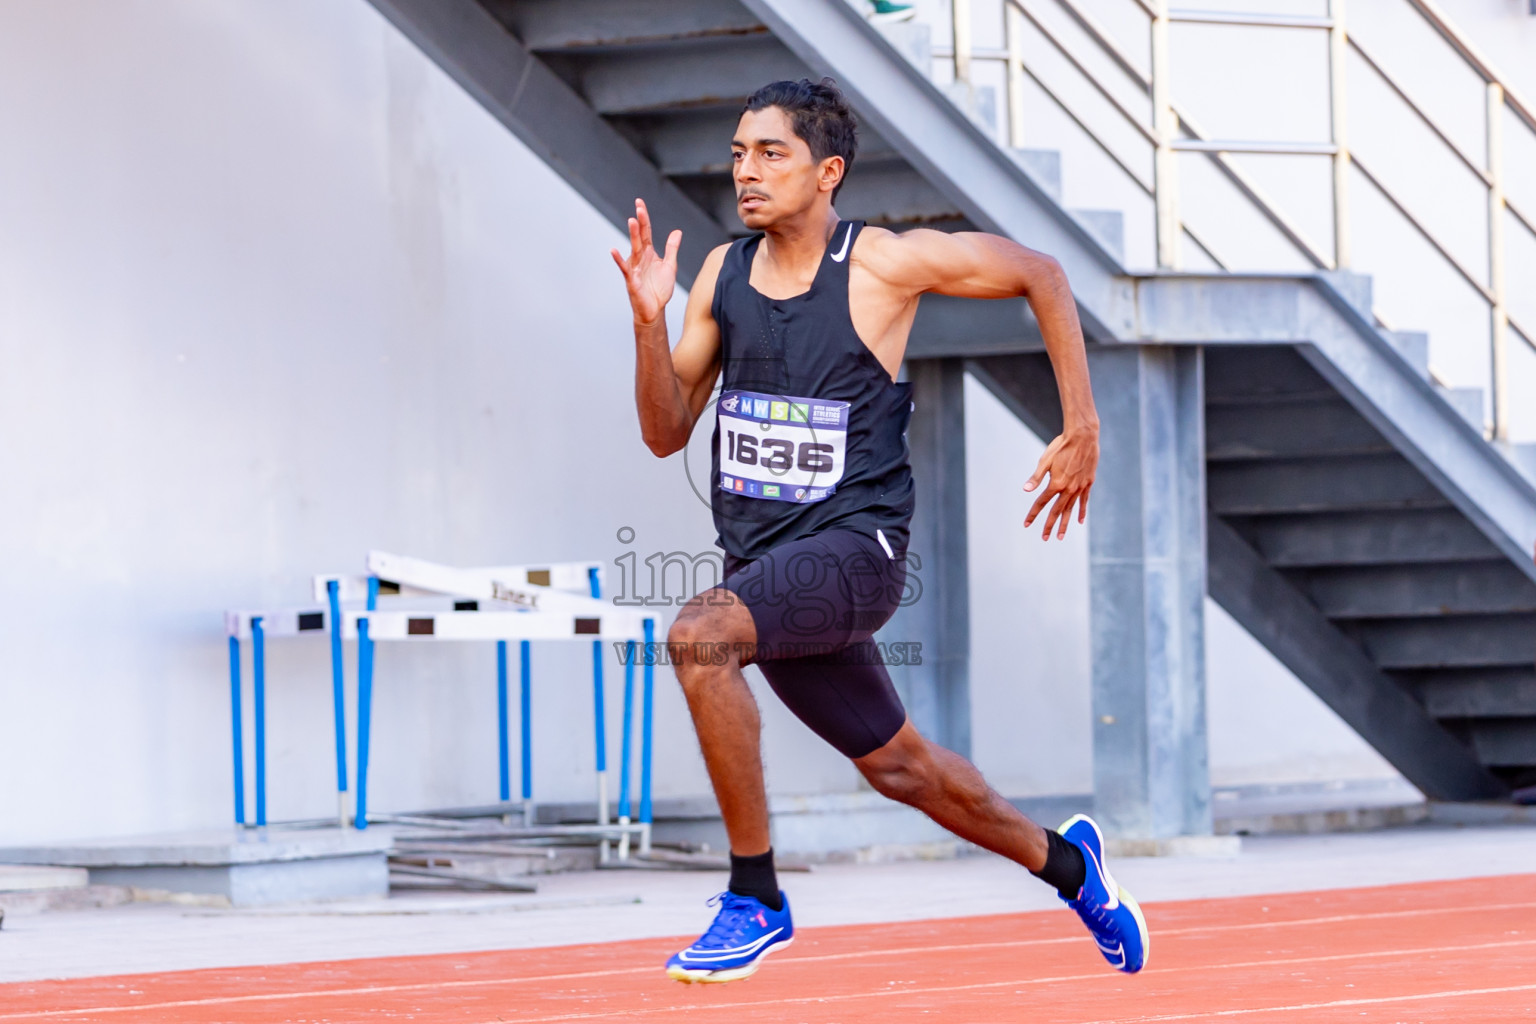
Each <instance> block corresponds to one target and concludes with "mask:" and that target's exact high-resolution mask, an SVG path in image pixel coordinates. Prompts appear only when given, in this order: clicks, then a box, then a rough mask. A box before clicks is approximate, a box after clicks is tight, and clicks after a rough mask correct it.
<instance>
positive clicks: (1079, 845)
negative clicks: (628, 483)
mask: <svg viewBox="0 0 1536 1024" xmlns="http://www.w3.org/2000/svg"><path fill="white" fill-rule="evenodd" d="M855 146H856V124H855V121H854V117H853V113H852V111H851V110H850V109H849V107H848V104H847V102H846V101H845V100H844V98H843V95H842V93H841V92H839V91H838V89H837V88H836V86H835V85H834V84H833V83H832V81H831V80H830V79H823V80H822V81H821V82H819V83H813V82H810V81H808V80H804V79H802V80H801V81H799V82H774V83H772V84H770V85H766V86H764V87H763V88H762V89H759V90H758V91H757V92H756V93H754V94H753V95H752V97H751V98H750V99H748V100H747V103H746V107H745V109H744V110H743V112H742V115H741V119H740V121H739V122H738V124H737V129H736V137H735V138H734V139H732V140H731V150H732V152H733V154H734V158H735V172H734V176H735V185H736V197H737V211H738V213H739V214H740V216H741V220H742V223H744V224H745V225H746V226H747V227H748V228H750V229H752V230H753V231H756V232H758V233H757V234H754V235H752V236H751V237H749V238H744V239H741V240H739V241H737V242H734V243H732V244H729V245H722V246H720V247H718V248H716V249H715V250H714V251H713V252H711V253H710V254H709V256H708V257H707V258H706V259H705V261H704V266H703V268H702V269H701V270H700V271H699V275H698V278H697V279H696V280H695V282H694V286H693V290H692V291H691V292H690V294H689V299H688V308H687V313H686V315H685V319H684V323H683V336H682V339H681V340H680V341H679V342H678V344H677V347H676V348H671V347H670V346H669V342H668V337H667V326H666V321H665V319H664V313H665V310H666V306H667V301H668V299H670V298H671V296H672V291H673V286H674V284H675V282H676V279H677V251H678V246H679V244H680V243H681V240H682V232H680V231H673V232H672V233H671V234H670V235H669V236H668V238H667V244H666V251H665V254H664V255H658V254H657V252H656V248H655V245H654V242H653V240H652V234H651V220H650V216H649V214H648V212H647V211H646V208H645V203H644V202H643V201H641V200H636V201H635V216H634V217H633V218H631V219H630V221H629V242H630V254H629V255H628V257H625V256H624V255H622V254H621V253H620V252H619V251H618V250H617V249H615V250H613V259H614V262H616V263H617V264H618V265H619V269H620V270H621V271H623V273H624V279H625V282H626V285H627V287H628V289H629V299H630V304H631V306H632V307H633V312H634V327H635V353H636V370H635V401H636V404H637V406H638V407H639V412H640V429H641V434H642V435H643V437H644V439H645V443H646V446H647V447H649V448H650V450H651V451H652V452H654V453H655V454H656V455H657V456H660V457H665V456H668V455H671V454H672V453H674V452H677V451H679V450H681V449H682V448H683V447H684V446H685V445H686V444H687V443H688V437H689V435H690V434H691V433H692V432H693V427H694V424H695V423H697V422H698V419H699V416H700V415H701V414H702V413H703V411H704V408H705V406H706V405H708V404H709V403H710V396H711V393H712V392H713V390H714V386H715V380H716V377H718V376H720V375H721V373H722V372H723V374H724V380H723V381H722V382H721V390H720V394H719V395H718V397H717V398H716V399H715V405H716V414H717V425H716V429H715V438H714V444H713V447H714V456H713V462H714V465H713V471H714V473H713V477H712V479H711V485H710V486H711V505H712V510H713V513H714V521H715V526H716V528H717V529H718V531H719V538H718V543H719V544H720V546H721V547H722V548H724V549H725V579H724V582H723V583H722V584H721V585H720V586H718V587H715V588H712V589H710V590H707V591H705V592H704V593H703V594H700V595H698V596H697V597H695V598H694V599H693V600H691V601H689V602H688V604H687V605H685V606H684V607H683V609H682V610H681V612H680V613H679V614H678V617H677V620H676V621H675V622H674V623H673V625H672V629H671V631H670V633H669V634H668V636H667V640H668V643H669V645H670V653H671V656H672V662H673V665H674V667H675V669H676V671H677V678H678V682H679V683H680V684H681V685H682V688H683V693H684V695H685V696H686V698H687V701H688V709H689V712H690V713H691V714H692V717H693V724H694V729H695V730H696V731H697V733H698V738H699V746H700V748H701V749H702V752H703V755H704V763H705V765H706V767H707V768H708V771H709V777H710V782H711V783H712V784H713V786H714V791H715V796H716V798H717V799H718V801H719V804H720V813H721V815H722V816H723V817H724V819H725V828H726V833H727V835H728V836H729V838H730V845H731V859H730V863H731V877H730V884H729V888H728V889H727V891H726V892H724V893H721V894H720V896H718V897H717V898H716V900H715V901H712V903H713V902H718V904H719V911H718V914H717V916H716V918H715V921H714V924H713V925H711V926H710V928H709V930H708V931H706V932H705V933H704V934H703V936H701V937H700V938H699V940H698V941H697V942H695V943H694V944H693V945H691V946H689V947H688V948H687V949H685V950H683V951H681V952H680V953H678V954H676V955H675V956H673V957H672V958H671V959H670V960H668V961H667V973H668V974H669V975H670V976H671V977H673V978H676V979H677V980H679V981H685V982H696V981H698V982H722V981H733V980H735V979H737V978H744V977H746V976H747V975H749V974H751V973H753V972H754V971H756V970H757V968H758V966H759V964H760V963H761V961H762V958H763V957H765V956H767V955H768V954H769V953H771V952H773V951H774V950H776V949H782V948H784V947H785V946H787V945H788V944H789V943H790V941H791V939H792V938H793V936H794V925H793V924H792V922H791V920H790V910H789V902H788V901H787V900H786V899H785V897H784V894H783V893H782V892H780V891H779V886H778V881H777V878H776V876H775V873H774V866H773V851H772V849H771V848H770V842H769V834H768V801H767V796H766V794H765V791H764V784H763V767H762V757H761V754H760V751H759V731H760V722H759V718H758V709H757V704H756V702H755V701H754V699H753V697H752V693H751V690H750V689H749V688H748V686H747V683H746V680H745V679H743V677H742V667H743V666H744V665H747V664H756V665H757V666H758V667H759V668H760V669H761V670H762V673H763V675H764V676H765V677H766V678H767V680H768V683H769V685H770V686H771V687H772V688H773V690H774V693H776V694H777V695H778V697H779V698H780V699H781V700H783V701H784V703H785V704H786V705H787V706H788V707H789V709H790V710H791V711H793V712H794V713H795V715H797V716H798V717H799V718H800V720H801V721H803V722H804V723H805V724H806V725H807V726H809V727H810V728H811V729H812V730H813V731H815V732H816V733H817V734H818V735H820V736H821V737H822V738H823V739H825V740H826V741H827V742H828V743H830V744H832V746H834V747H836V748H837V749H838V750H839V751H840V752H842V753H843V754H844V755H845V756H847V757H849V758H850V759H852V761H853V763H854V765H855V766H857V767H858V769H859V771H860V772H862V773H863V775H864V777H865V778H866V779H868V780H869V783H870V785H872V786H873V787H874V788H875V789H876V790H878V791H879V792H880V793H882V794H884V795H885V796H887V797H889V798H891V799H893V800H898V801H900V802H901V803H904V804H909V805H911V806H913V807H916V808H917V809H919V810H921V811H922V812H923V813H925V814H927V815H928V816H929V817H930V818H932V819H933V820H934V821H936V822H938V823H939V824H940V825H943V826H944V827H945V828H947V829H948V830H949V831H951V832H953V833H954V834H955V835H957V836H959V837H960V838H962V839H965V840H968V841H970V842H972V843H975V844H976V845H977V846H981V847H984V848H986V849H988V850H991V851H993V852H995V853H998V854H1001V855H1002V856H1004V857H1007V858H1009V859H1010V860H1013V861H1016V862H1017V863H1019V864H1021V865H1023V866H1024V867H1025V868H1027V869H1028V870H1029V871H1031V872H1032V873H1033V874H1035V875H1036V876H1038V877H1039V878H1041V879H1042V880H1044V881H1045V882H1046V883H1048V884H1049V885H1052V886H1054V887H1055V888H1056V890H1057V891H1058V892H1059V893H1060V894H1061V897H1062V899H1064V900H1066V901H1067V903H1068V905H1069V906H1071V907H1072V909H1074V910H1076V911H1077V913H1078V915H1079V916H1080V917H1081V918H1082V919H1083V923H1084V924H1086V925H1087V926H1088V929H1089V931H1091V932H1092V933H1093V938H1094V941H1095V942H1096V944H1097V945H1098V948H1099V950H1100V951H1101V952H1102V953H1103V954H1104V957H1105V959H1107V960H1108V961H1109V962H1110V964H1111V965H1112V966H1114V967H1116V968H1118V969H1119V970H1122V971H1126V972H1131V973H1134V972H1135V971H1139V970H1140V969H1141V968H1142V966H1143V965H1144V964H1145V963H1146V960H1147V948H1148V938H1147V929H1146V923H1145V921H1144V920H1143V918H1142V915H1141V911H1140V909H1139V908H1138V907H1137V906H1136V903H1135V901H1134V900H1132V899H1131V898H1130V896H1129V895H1128V894H1127V893H1126V892H1125V891H1124V890H1122V889H1120V888H1119V887H1118V886H1117V885H1116V884H1115V882H1114V880H1113V879H1112V878H1111V877H1110V874H1109V872H1108V870H1107V869H1106V868H1105V866H1104V858H1103V837H1102V836H1101V835H1100V833H1099V829H1098V826H1097V825H1095V824H1094V822H1093V821H1092V820H1091V819H1089V818H1088V817H1086V816H1084V815H1078V816H1076V817H1074V818H1072V819H1070V820H1069V821H1068V822H1067V823H1066V824H1064V825H1063V826H1062V827H1061V829H1060V830H1059V831H1057V832H1051V831H1048V830H1046V829H1043V828H1041V827H1040V826H1039V825H1037V824H1035V823H1034V822H1032V821H1030V820H1029V819H1028V818H1026V817H1025V816H1024V815H1022V814H1020V813H1019V811H1018V810H1017V809H1015V808H1014V807H1013V805H1012V804H1010V803H1009V802H1008V801H1007V800H1005V799H1003V797H1002V796H1000V795H999V794H998V793H997V792H995V791H994V790H992V789H991V788H990V787H989V786H988V785H987V783H986V781H985V780H984V779H983V778H982V777H981V773H980V772H978V771H977V770H976V768H975V767H974V766H973V765H971V763H970V762H968V761H966V760H965V759H964V758H962V757H960V756H959V755H958V754H955V753H953V752H951V751H949V750H946V749H944V748H943V747H940V746H938V745H937V744H935V743H932V742H930V741H929V740H927V739H925V738H924V737H923V736H922V735H921V734H919V733H918V731H917V729H915V728H914V727H913V725H912V722H911V721H910V720H908V718H907V716H906V712H905V711H904V710H903V708H902V705H901V701H900V699H899V698H898V697H897V695H896V691H895V688H894V687H893V686H892V685H891V679H890V676H889V675H888V674H887V673H886V670H885V666H884V665H883V664H882V663H881V660H880V656H879V652H878V649H877V647H876V645H875V642H874V641H873V640H872V639H871V637H872V634H873V633H874V632H875V630H876V629H878V628H879V627H880V626H882V625H884V623H885V622H886V620H887V619H889V618H890V616H891V614H892V612H894V611H895V609H896V606H897V604H898V603H899V601H900V599H901V595H902V590H903V581H904V579H905V574H906V568H905V555H906V548H907V539H908V524H909V523H910V521H911V518H912V505H913V486H912V477H911V471H910V469H909V466H908V462H907V446H906V439H905V437H904V435H905V433H906V429H907V421H908V419H909V418H910V415H911V410H912V399H911V385H909V384H904V383H897V382H896V375H897V371H898V369H899V368H900V366H901V361H902V357H903V354H904V352H905V350H906V344H907V335H908V333H909V331H910V330H911V327H912V318H913V316H914V314H915V313H916V312H917V303H918V300H919V299H920V298H921V297H922V296H923V295H924V294H925V293H928V292H936V293H938V294H941V295H958V296H963V297H966V298H976V299H1001V298H1010V297H1013V296H1023V297H1024V298H1025V299H1027V300H1028V301H1029V304H1030V307H1031V309H1033V310H1034V313H1035V317H1036V319H1037V320H1038V321H1039V324H1040V330H1041V333H1042V335H1043V336H1044V339H1045V347H1046V350H1047V352H1048V353H1049V354H1050V359H1051V365H1052V366H1053V367H1054V369H1055V372H1056V378H1057V382H1058V388H1059V389H1060V392H1061V405H1062V410H1063V413H1064V427H1063V432H1062V434H1061V436H1060V437H1057V438H1056V439H1055V440H1053V441H1052V442H1051V443H1050V445H1049V446H1048V447H1047V448H1046V450H1045V454H1044V455H1042V456H1041V458H1040V462H1039V465H1037V466H1036V467H1035V472H1034V474H1033V475H1032V476H1031V477H1030V479H1029V481H1028V482H1027V483H1026V484H1025V485H1024V489H1025V490H1027V491H1032V490H1034V489H1035V488H1036V487H1038V486H1039V485H1040V484H1041V483H1042V481H1045V480H1046V479H1047V478H1049V482H1048V483H1047V484H1046V486H1045V489H1044V490H1043V491H1041V493H1040V495H1039V497H1038V498H1037V499H1036V501H1035V502H1034V505H1033V507H1032V508H1031V509H1030V511H1029V515H1028V517H1027V518H1026V519H1025V521H1024V525H1025V526H1026V527H1028V526H1030V525H1031V524H1032V523H1033V522H1034V520H1035V519H1036V517H1037V516H1039V515H1040V513H1041V512H1042V511H1043V510H1045V509H1046V506H1047V505H1049V506H1050V509H1049V512H1048V513H1047V514H1046V517H1045V529H1044V536H1045V538H1046V539H1047V540H1049V539H1050V536H1051V533H1052V532H1053V531H1054V532H1055V533H1056V535H1057V537H1063V536H1065V535H1066V532H1067V524H1068V523H1069V521H1070V520H1071V518H1072V514H1073V512H1074V511H1075V512H1076V514H1077V521H1078V522H1079V523H1081V522H1083V520H1084V517H1085V515H1086V512H1087V503H1088V492H1089V489H1090V488H1091V487H1092V485H1093V476H1094V470H1095V468H1096V466H1097V464H1098V457H1099V450H1098V434H1099V421H1098V415H1097V413H1096V412H1095V410H1094V405H1093V394H1092V392H1091V391H1090V389H1089V385H1088V362H1087V358H1086V356H1085V354H1084V351H1083V338H1082V330H1081V328H1080V327H1079V325H1078V320H1077V310H1076V307H1075V305H1074V303H1073V298H1072V292H1071V289H1070V288H1069V287H1068V285H1067V279H1066V276H1065V275H1064V274H1063V273H1062V270H1061V267H1060V266H1059V265H1058V264H1057V263H1056V261H1055V260H1053V259H1052V258H1051V257H1049V256H1046V255H1044V254H1042V253H1038V252H1034V251H1032V250H1030V249H1026V248H1025V247H1024V246H1022V245H1018V244H1016V243H1014V242H1011V241H1009V240H1008V239H1006V238H999V237H997V236H996V235H988V234H981V233H977V232H962V233H955V234H946V233H943V232H939V231H931V230H924V229H918V230H912V231H907V232H904V233H902V234H895V233H893V232H890V231H887V230H884V229H882V228H874V227H866V226H864V224H863V223H862V222H859V221H845V220H841V219H840V218H839V217H838V215H837V212H836V211H835V210H834V209H833V206H832V203H833V200H834V199H835V198H836V197H837V192H838V189H839V188H840V187H841V186H842V184H843V181H844V180H845V178H846V176H847V174H848V169H849V167H850V166H851V165H852V163H853V157H854V150H855ZM1053 499H1054V501H1053Z"/></svg>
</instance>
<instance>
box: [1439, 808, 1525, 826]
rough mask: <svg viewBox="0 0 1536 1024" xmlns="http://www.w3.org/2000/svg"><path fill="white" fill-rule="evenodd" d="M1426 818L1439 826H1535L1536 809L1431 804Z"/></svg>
mask: <svg viewBox="0 0 1536 1024" xmlns="http://www.w3.org/2000/svg"><path fill="white" fill-rule="evenodd" d="M1427 817H1428V818H1429V820H1430V821H1433V822H1435V823H1436V824H1440V825H1536V807H1533V806H1530V805H1528V804H1506V803H1468V804H1456V803H1432V804H1430V805H1429V808H1428V814H1427Z"/></svg>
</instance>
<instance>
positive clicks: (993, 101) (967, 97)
mask: <svg viewBox="0 0 1536 1024" xmlns="http://www.w3.org/2000/svg"><path fill="white" fill-rule="evenodd" d="M943 88H944V93H945V95H947V96H948V97H949V100H950V102H951V103H953V104H954V105H955V106H957V107H959V108H960V109H961V110H962V111H964V112H965V116H966V117H969V118H970V119H971V120H972V121H974V122H975V123H976V124H977V126H978V127H980V128H981V130H982V131H984V132H986V133H987V134H988V135H996V134H997V90H996V89H994V88H992V87H991V86H990V85H975V84H972V83H969V82H950V83H949V84H948V85H946V86H944V87H943Z"/></svg>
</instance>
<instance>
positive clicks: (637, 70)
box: [543, 36, 810, 116]
mask: <svg viewBox="0 0 1536 1024" xmlns="http://www.w3.org/2000/svg"><path fill="white" fill-rule="evenodd" d="M543 59H544V60H545V61H546V62H547V63H548V64H549V66H550V67H551V68H552V69H553V70H554V71H555V72H556V73H557V74H559V75H560V76H561V77H562V78H565V79H566V80H567V81H571V82H573V84H574V85H575V86H576V88H577V91H578V92H580V93H581V94H582V95H583V96H584V97H586V100H587V102H588V103H589V104H590V105H591V106H592V108H593V109H594V110H596V111H597V112H598V113H599V114H603V115H605V116H606V115H613V114H636V113H644V112H651V111H669V110H686V109H690V108H691V109H705V108H709V107H720V108H733V109H736V110H739V109H740V108H741V104H742V103H743V102H745V101H746V98H747V96H748V95H749V94H750V93H751V92H752V90H754V89H756V88H757V87H758V86H760V85H762V84H763V83H764V82H774V81H778V80H780V79H785V78H789V79H795V78H804V77H806V76H807V75H808V74H809V73H810V72H809V69H807V68H806V66H805V64H804V63H802V62H801V60H800V58H798V57H796V56H795V55H794V54H792V53H790V52H789V50H788V49H787V48H785V46H784V45H783V44H782V43H780V42H779V41H778V40H776V39H774V38H773V37H772V36H753V37H732V38H729V39H713V40H685V41H682V42H677V43H668V44H665V45H647V46H637V47H631V48H628V49H624V50H618V51H612V52H605V53H604V54H602V56H600V57H599V58H597V59H586V58H583V59H578V58H575V57H573V56H572V55H570V54H568V53H548V54H544V55H543Z"/></svg>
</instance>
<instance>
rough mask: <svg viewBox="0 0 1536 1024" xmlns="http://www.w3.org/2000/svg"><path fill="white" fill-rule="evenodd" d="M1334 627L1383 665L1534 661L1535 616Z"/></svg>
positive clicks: (1446, 665)
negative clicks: (1355, 640)
mask: <svg viewBox="0 0 1536 1024" xmlns="http://www.w3.org/2000/svg"><path fill="white" fill-rule="evenodd" d="M1340 625H1341V626H1342V628H1344V629H1345V631H1346V632H1349V633H1351V634H1352V635H1354V636H1355V637H1356V638H1357V639H1358V640H1359V641H1360V642H1361V643H1362V644H1363V645H1364V646H1365V649H1366V650H1367V651H1368V652H1369V653H1370V655H1371V657H1372V658H1373V659H1374V660H1375V661H1376V663H1377V664H1378V665H1380V666H1381V667H1382V668H1385V669H1415V668H1419V669H1423V668H1480V667H1487V666H1510V667H1525V666H1528V665H1530V664H1531V662H1532V661H1533V660H1536V616H1531V615H1455V616H1444V617H1438V618H1420V619H1373V620H1363V621H1358V622H1344V623H1341V624H1340ZM1532 763H1536V761H1533V762H1532Z"/></svg>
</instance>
